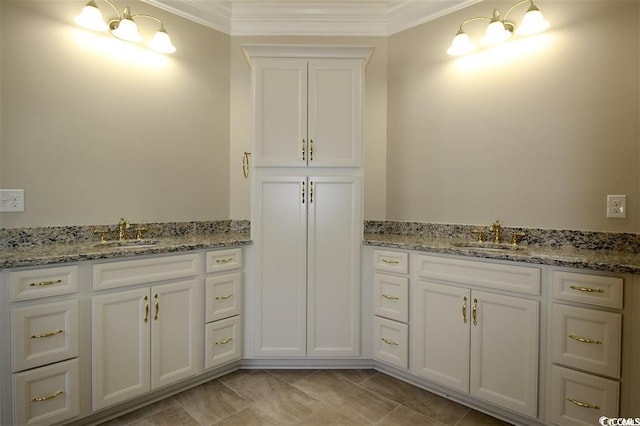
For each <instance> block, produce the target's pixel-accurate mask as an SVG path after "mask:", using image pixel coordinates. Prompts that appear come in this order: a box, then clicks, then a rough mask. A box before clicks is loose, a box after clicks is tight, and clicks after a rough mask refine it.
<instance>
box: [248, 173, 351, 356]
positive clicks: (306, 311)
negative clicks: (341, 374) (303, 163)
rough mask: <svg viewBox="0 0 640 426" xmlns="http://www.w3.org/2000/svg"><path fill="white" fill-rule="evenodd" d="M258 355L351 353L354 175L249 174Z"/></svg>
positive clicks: (256, 351)
mask: <svg viewBox="0 0 640 426" xmlns="http://www.w3.org/2000/svg"><path fill="white" fill-rule="evenodd" d="M254 191H255V192H254V204H253V217H252V226H251V228H252V240H253V247H254V256H255V269H254V274H255V275H254V284H255V299H256V301H255V324H254V329H255V340H254V343H255V344H254V348H255V349H254V350H255V354H256V355H258V356H306V355H308V356H355V355H358V354H359V345H360V327H359V317H360V309H359V307H360V293H359V288H360V277H359V273H360V269H359V264H360V245H361V241H362V211H361V209H362V208H361V198H362V195H361V194H362V192H361V178H360V177H359V176H353V175H347V176H310V177H306V176H270V175H264V174H258V176H256V177H255V185H254Z"/></svg>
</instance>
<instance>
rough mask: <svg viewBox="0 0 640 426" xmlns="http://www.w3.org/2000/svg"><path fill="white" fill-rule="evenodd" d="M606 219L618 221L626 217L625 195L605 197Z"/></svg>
mask: <svg viewBox="0 0 640 426" xmlns="http://www.w3.org/2000/svg"><path fill="white" fill-rule="evenodd" d="M607 217H611V218H618V219H622V218H625V217H627V196H626V195H607Z"/></svg>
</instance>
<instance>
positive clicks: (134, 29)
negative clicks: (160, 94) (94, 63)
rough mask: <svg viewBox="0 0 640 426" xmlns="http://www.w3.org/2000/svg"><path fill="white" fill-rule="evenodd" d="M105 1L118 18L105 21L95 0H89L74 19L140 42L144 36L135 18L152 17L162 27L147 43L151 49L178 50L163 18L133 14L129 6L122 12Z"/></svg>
mask: <svg viewBox="0 0 640 426" xmlns="http://www.w3.org/2000/svg"><path fill="white" fill-rule="evenodd" d="M103 1H104V2H105V3H107V4H108V5H109V6H111V7H112V8H113V10H115V12H116V15H118V17H117V18H111V19H109V20H108V21H107V22H105V20H104V18H103V17H102V13H101V12H100V9H98V5H97V4H96V2H95V0H89V3H87V4H86V5H85V7H84V8H83V9H82V12H81V13H80V15H78V16H76V17H75V19H74V20H75V22H76V24H78V25H80V26H81V27H83V28H86V29H89V30H92V31H109V32H110V33H111V34H113V35H114V36H115V37H117V38H119V39H121V40H125V41H130V42H133V43H138V42H141V41H143V38H142V36H141V35H140V33H139V32H138V26H137V25H136V23H135V21H134V18H147V19H152V20H154V21H156V22H158V23H159V24H160V29H159V30H158V31H156V33H155V34H154V36H153V38H152V39H151V41H149V43H147V46H148V47H149V48H150V49H152V50H155V51H156V52H161V53H173V52H175V51H176V48H175V46H174V45H173V44H172V43H171V39H170V38H169V34H167V30H165V29H164V25H163V24H162V21H161V20H159V19H158V18H156V17H155V16H151V15H146V14H136V15H132V14H131V11H130V10H129V6H127V7H125V8H124V12H122V14H121V13H120V12H119V11H118V9H117V8H116V7H115V5H114V4H113V3H111V2H110V1H109V0H103Z"/></svg>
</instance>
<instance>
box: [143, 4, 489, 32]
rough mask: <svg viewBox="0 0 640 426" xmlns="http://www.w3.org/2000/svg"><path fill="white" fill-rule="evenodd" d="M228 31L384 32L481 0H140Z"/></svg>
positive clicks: (411, 24)
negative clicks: (313, 0) (315, 0)
mask: <svg viewBox="0 0 640 426" xmlns="http://www.w3.org/2000/svg"><path fill="white" fill-rule="evenodd" d="M142 1H144V2H145V3H148V4H151V5H153V6H156V7H158V8H160V9H163V10H166V11H168V12H170V13H173V14H176V15H179V16H181V17H183V18H186V19H190V20H192V21H195V22H198V23H200V24H202V25H205V26H208V27H211V28H213V29H215V30H218V31H221V32H223V33H226V34H229V35H238V36H249V35H254V36H255V35H261V36H267V35H309V36H389V35H392V34H395V33H397V32H400V31H404V30H406V29H409V28H412V27H414V26H416V25H420V24H423V23H425V22H428V21H431V20H433V19H436V18H438V17H440V16H444V15H446V14H448V13H451V12H454V11H456V10H460V9H462V8H465V7H467V6H470V5H472V4H475V3H478V2H480V1H481V0H422V1H415V0H389V1H380V0H377V1H355V2H349V1H343V2H337V1H335V2H329V3H325V2H320V1H317V2H309V1H293V2H292V1H282V0H281V1H277V0H273V1H266V2H265V1H258V0H249V1H244V0H243V1H237V0H215V1H214V0H142Z"/></svg>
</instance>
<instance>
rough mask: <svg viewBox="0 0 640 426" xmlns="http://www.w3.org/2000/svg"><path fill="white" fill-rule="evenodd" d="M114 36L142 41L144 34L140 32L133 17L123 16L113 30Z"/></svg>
mask: <svg viewBox="0 0 640 426" xmlns="http://www.w3.org/2000/svg"><path fill="white" fill-rule="evenodd" d="M111 33H113V35H114V36H116V37H118V38H119V39H122V40H126V41H135V42H138V41H142V36H141V35H140V33H139V32H138V26H137V25H136V23H135V22H133V19H131V18H122V19H121V20H120V22H119V23H118V27H117V28H116V29H114V30H113V31H111Z"/></svg>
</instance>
